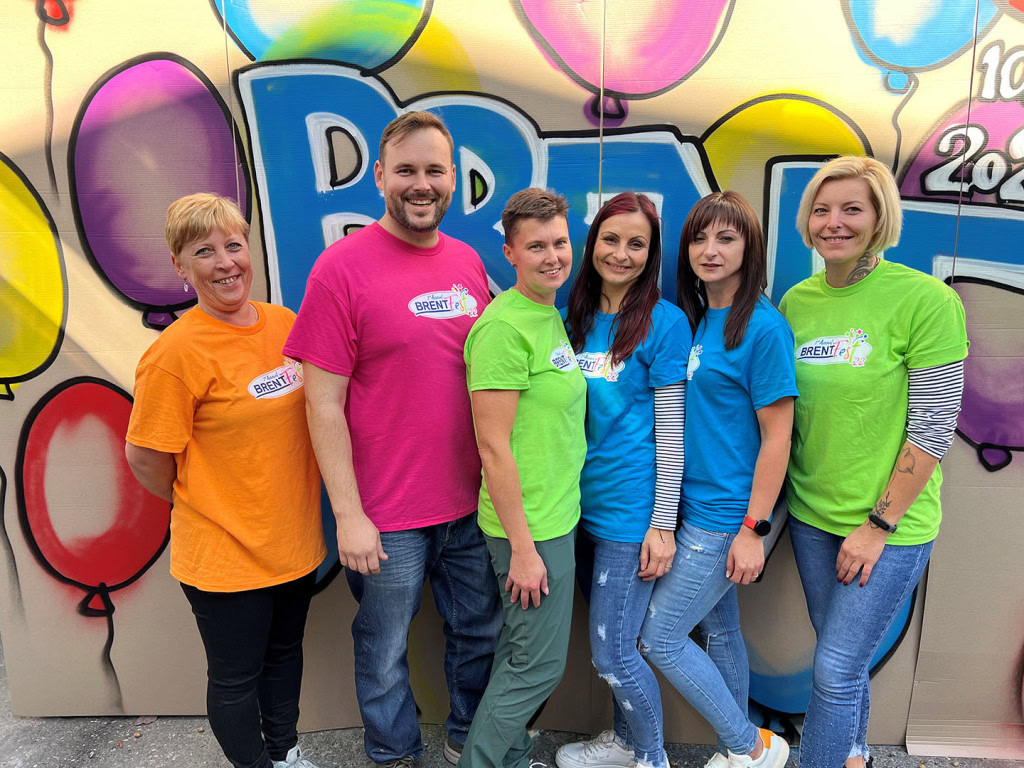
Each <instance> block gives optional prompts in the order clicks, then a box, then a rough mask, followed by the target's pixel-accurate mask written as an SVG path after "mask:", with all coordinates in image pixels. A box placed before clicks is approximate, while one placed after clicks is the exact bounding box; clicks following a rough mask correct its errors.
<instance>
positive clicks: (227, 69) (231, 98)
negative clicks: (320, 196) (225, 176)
mask: <svg viewBox="0 0 1024 768" xmlns="http://www.w3.org/2000/svg"><path fill="white" fill-rule="evenodd" d="M225 2H226V0H220V21H221V27H222V31H223V33H224V73H225V74H226V75H227V78H228V80H227V82H228V85H227V89H228V109H229V110H230V111H231V152H232V154H233V155H234V158H235V202H236V203H238V207H239V208H241V207H242V185H241V182H240V181H239V179H238V166H239V161H238V142H237V141H235V126H236V125H237V124H238V121H237V119H236V118H235V91H234V89H233V88H232V87H231V61H230V59H229V58H228V14H227V10H226V8H225V7H224V5H225ZM246 213H248V214H249V218H250V219H251V218H252V211H249V210H246Z"/></svg>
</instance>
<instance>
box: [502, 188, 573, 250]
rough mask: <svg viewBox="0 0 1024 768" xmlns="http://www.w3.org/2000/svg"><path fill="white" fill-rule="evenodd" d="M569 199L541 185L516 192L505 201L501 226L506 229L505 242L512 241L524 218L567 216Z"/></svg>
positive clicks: (550, 218)
mask: <svg viewBox="0 0 1024 768" xmlns="http://www.w3.org/2000/svg"><path fill="white" fill-rule="evenodd" d="M568 213H569V201H568V200H566V199H565V198H564V197H562V196H561V195H560V194H558V193H557V192H552V191H550V190H548V189H541V188H540V187H527V188H526V189H521V190H519V191H518V192H516V193H515V194H514V195H512V197H510V198H509V199H508V202H507V203H505V210H503V211H502V212H501V228H502V229H503V230H504V231H505V243H506V244H510V243H511V242H512V236H513V235H514V234H515V233H516V230H517V229H519V222H520V221H522V220H523V219H537V220H538V221H551V220H552V219H553V218H555V217H556V216H561V217H562V218H567V216H568Z"/></svg>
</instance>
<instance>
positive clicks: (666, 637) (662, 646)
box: [641, 521, 757, 755]
mask: <svg viewBox="0 0 1024 768" xmlns="http://www.w3.org/2000/svg"><path fill="white" fill-rule="evenodd" d="M735 536H736V534H734V533H718V532H716V531H705V530H703V529H702V528H697V527H696V526H693V525H690V524H689V523H687V522H685V521H684V522H683V525H682V527H681V528H680V529H679V531H678V532H677V533H676V556H675V559H674V560H673V561H672V570H670V571H669V572H668V573H666V574H665V575H664V576H662V577H661V578H659V579H658V580H657V582H656V583H655V586H654V594H652V595H651V603H650V607H649V608H648V610H647V618H646V620H645V621H644V624H643V629H642V630H641V647H642V648H643V649H644V652H645V655H646V656H647V660H648V661H650V662H651V663H652V664H654V666H656V667H657V668H658V669H660V670H661V672H662V674H664V675H665V677H666V678H667V679H668V681H669V682H670V683H672V685H673V686H675V689H676V690H677V691H679V693H681V694H682V695H683V696H684V697H685V698H686V700H687V701H688V702H690V705H691V706H692V707H693V708H694V709H696V710H697V711H698V712H699V713H700V714H701V715H702V716H703V717H704V719H705V720H707V721H708V723H710V724H711V727H712V728H714V729H715V733H717V734H718V739H719V744H720V745H722V746H725V747H727V748H728V749H731V750H732V751H733V752H735V753H737V754H741V755H746V754H749V753H750V752H751V751H752V750H753V749H754V746H755V745H756V744H757V728H756V727H754V724H753V723H751V722H750V720H749V719H748V718H747V697H748V695H749V694H748V692H749V689H750V668H749V666H748V664H747V647H746V645H745V644H744V642H743V635H742V634H740V613H739V604H738V602H737V600H736V585H735V584H733V583H732V582H731V581H729V580H728V579H727V578H726V577H725V565H726V560H727V558H728V555H729V547H730V546H731V545H732V540H733V538H734V537H735ZM698 625H699V627H700V631H701V634H702V635H703V638H704V640H705V646H704V647H703V648H702V647H701V646H699V645H698V644H697V643H695V642H694V641H693V640H692V639H691V638H690V632H691V631H692V630H693V628H694V627H696V626H698Z"/></svg>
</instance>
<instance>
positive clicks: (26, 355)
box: [0, 154, 68, 400]
mask: <svg viewBox="0 0 1024 768" xmlns="http://www.w3.org/2000/svg"><path fill="white" fill-rule="evenodd" d="M67 294H68V290H67V274H66V273H65V271H64V256H63V253H62V251H61V245H60V237H58V235H57V227H56V226H55V225H54V222H53V219H52V218H51V217H50V214H49V212H48V211H47V210H46V206H45V205H44V204H43V200H42V198H41V197H40V196H39V194H38V193H37V192H36V191H35V189H33V187H32V185H31V183H29V180H28V179H27V178H26V177H25V176H24V174H22V173H21V171H20V170H18V168H17V167H16V166H15V165H14V163H13V162H12V161H11V160H10V159H9V158H7V157H5V156H4V155H2V154H0V400H12V399H13V398H14V391H13V389H12V387H11V385H12V384H15V383H17V382H21V381H25V380H27V379H31V378H32V377H34V376H37V375H38V374H39V373H40V372H42V371H43V370H44V369H45V368H46V367H47V366H48V365H49V364H50V363H52V362H53V360H54V358H55V357H56V356H57V351H58V349H59V348H60V345H61V341H62V340H63V338H64V324H65V321H66V319H67V306H68V305H67Z"/></svg>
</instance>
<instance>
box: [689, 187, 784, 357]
mask: <svg viewBox="0 0 1024 768" xmlns="http://www.w3.org/2000/svg"><path fill="white" fill-rule="evenodd" d="M715 222H720V223H721V224H725V225H726V226H729V227H732V228H733V229H735V230H736V231H737V232H739V233H740V234H741V235H742V236H743V242H744V244H745V245H744V248H743V264H742V265H741V266H740V286H739V288H737V289H736V295H735V296H734V297H733V300H732V306H731V307H730V308H729V314H728V315H727V316H726V319H725V348H726V349H735V348H736V347H738V346H739V345H740V343H741V342H742V341H743V336H744V335H745V334H746V332H747V324H748V323H749V322H750V316H751V315H752V314H753V313H754V307H756V306H757V302H758V301H759V300H760V298H761V296H763V295H764V290H765V288H767V287H768V265H767V259H766V258H765V253H764V232H763V231H762V229H761V224H760V222H758V220H757V213H755V212H754V208H753V206H751V205H750V203H748V202H747V200H746V198H745V197H743V195H741V194H740V193H739V192H733V191H732V190H731V189H730V190H726V191H725V192H712V193H711V194H710V195H707V196H706V197H703V198H701V199H700V200H698V201H697V204H696V205H695V206H693V208H692V209H690V215H689V216H687V217H686V223H685V224H683V234H682V236H681V237H680V238H679V267H678V269H677V272H676V289H677V291H678V300H679V306H680V307H682V308H683V311H684V312H685V313H686V316H687V317H688V318H689V320H690V330H691V331H693V332H694V333H696V332H697V326H698V325H700V321H701V320H702V319H703V318H704V313H705V312H706V311H707V308H708V293H707V289H706V288H705V286H704V285H703V284H702V283H701V282H700V280H698V279H697V275H696V273H695V272H694V271H693V267H692V266H691V265H690V243H692V242H693V240H694V238H695V237H696V236H697V235H698V234H700V233H701V232H703V231H704V230H705V229H707V228H708V227H710V226H711V225H712V224H714V223H715Z"/></svg>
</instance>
